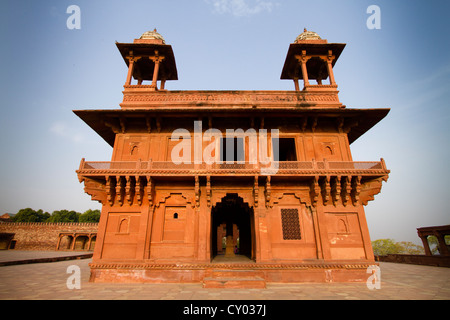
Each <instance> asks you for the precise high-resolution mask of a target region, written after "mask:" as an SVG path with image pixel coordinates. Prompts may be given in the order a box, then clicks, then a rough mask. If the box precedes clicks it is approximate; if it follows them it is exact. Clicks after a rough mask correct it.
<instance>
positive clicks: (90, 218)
mask: <svg viewBox="0 0 450 320" xmlns="http://www.w3.org/2000/svg"><path fill="white" fill-rule="evenodd" d="M99 221H100V210H98V209H95V210H92V209H88V210H86V211H85V212H84V213H82V214H81V215H80V218H79V222H99Z"/></svg>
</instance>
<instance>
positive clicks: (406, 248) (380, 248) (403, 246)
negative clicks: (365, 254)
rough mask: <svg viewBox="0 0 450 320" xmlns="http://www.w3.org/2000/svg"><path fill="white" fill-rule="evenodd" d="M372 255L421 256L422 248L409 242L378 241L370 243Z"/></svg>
mask: <svg viewBox="0 0 450 320" xmlns="http://www.w3.org/2000/svg"><path fill="white" fill-rule="evenodd" d="M372 248H373V254H374V255H376V256H385V255H388V254H423V253H424V249H423V247H422V246H419V245H416V244H414V243H412V242H409V241H401V242H395V241H394V240H393V239H378V240H375V241H372Z"/></svg>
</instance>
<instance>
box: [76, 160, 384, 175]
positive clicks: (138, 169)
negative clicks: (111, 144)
mask: <svg viewBox="0 0 450 320" xmlns="http://www.w3.org/2000/svg"><path fill="white" fill-rule="evenodd" d="M77 172H78V174H80V175H120V174H133V175H153V174H161V175H164V174H168V175H178V174H179V175H190V174H193V175H228V174H237V175H249V174H251V175H254V174H259V173H263V174H275V175H315V174H321V175H323V174H329V175H333V174H334V175H339V174H353V175H354V174H363V175H380V174H387V173H389V170H387V168H386V165H385V163H384V160H383V159H381V161H314V160H313V161H279V162H272V163H271V164H269V165H261V164H258V163H256V164H254V163H248V162H242V163H240V162H235V163H226V162H223V163H212V164H207V163H200V164H196V163H181V164H175V163H173V162H171V161H111V162H106V161H95V162H94V161H89V162H86V161H85V160H84V159H82V160H81V163H80V168H79V170H78V171H77Z"/></svg>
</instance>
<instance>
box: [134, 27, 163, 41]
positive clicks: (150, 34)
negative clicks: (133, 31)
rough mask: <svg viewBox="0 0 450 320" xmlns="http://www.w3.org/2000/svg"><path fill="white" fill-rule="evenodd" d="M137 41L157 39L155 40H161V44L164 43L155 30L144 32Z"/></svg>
mask: <svg viewBox="0 0 450 320" xmlns="http://www.w3.org/2000/svg"><path fill="white" fill-rule="evenodd" d="M139 39H157V40H162V41H163V43H165V41H164V38H163V36H162V35H160V34H159V33H158V32H157V31H156V29H154V30H153V31H147V32H144V33H143V34H142V36H141V37H140V38H139Z"/></svg>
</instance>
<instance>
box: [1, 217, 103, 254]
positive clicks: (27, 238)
mask: <svg viewBox="0 0 450 320" xmlns="http://www.w3.org/2000/svg"><path fill="white" fill-rule="evenodd" d="M97 229H98V223H72V222H58V223H45V222H14V223H0V233H14V238H13V240H15V247H14V249H16V250H41V251H44V250H56V247H57V244H58V239H59V234H60V233H63V232H64V233H66V232H67V233H74V234H76V233H96V232H97Z"/></svg>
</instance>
